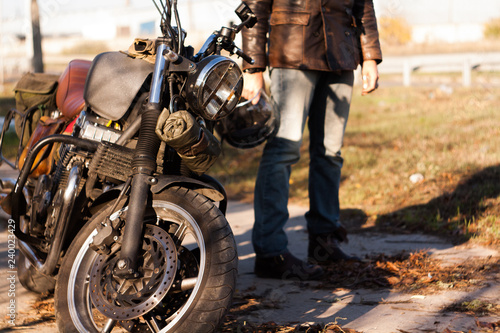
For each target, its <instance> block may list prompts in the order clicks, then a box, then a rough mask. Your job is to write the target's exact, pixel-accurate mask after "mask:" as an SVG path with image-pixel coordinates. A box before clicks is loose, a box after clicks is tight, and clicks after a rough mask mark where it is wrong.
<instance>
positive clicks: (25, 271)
mask: <svg viewBox="0 0 500 333" xmlns="http://www.w3.org/2000/svg"><path fill="white" fill-rule="evenodd" d="M17 262H18V266H17V277H18V279H19V282H20V283H21V285H22V286H23V287H24V288H25V289H27V290H29V291H31V292H34V293H37V294H42V295H49V294H52V293H53V292H54V288H55V286H56V280H55V279H54V278H52V277H49V276H45V275H43V274H41V273H40V272H38V271H37V270H36V268H35V267H33V265H31V263H30V262H29V261H28V259H27V258H26V257H25V256H24V254H22V253H21V252H19V254H18V257H17Z"/></svg>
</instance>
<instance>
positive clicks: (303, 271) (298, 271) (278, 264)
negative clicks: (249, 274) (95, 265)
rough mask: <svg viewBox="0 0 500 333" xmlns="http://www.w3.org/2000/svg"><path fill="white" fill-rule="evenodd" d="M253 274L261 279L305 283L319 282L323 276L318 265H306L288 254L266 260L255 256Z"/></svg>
mask: <svg viewBox="0 0 500 333" xmlns="http://www.w3.org/2000/svg"><path fill="white" fill-rule="evenodd" d="M255 274H256V275H257V276H258V277H261V278H270V279H282V280H294V279H296V280H301V281H307V280H319V279H320V278H321V277H322V276H323V269H322V268H321V267H320V266H318V265H311V264H308V263H307V262H304V261H302V260H300V259H299V258H296V257H295V256H293V255H292V254H291V253H289V252H288V253H285V254H282V255H279V256H275V257H268V258H267V257H261V256H257V257H256V258H255Z"/></svg>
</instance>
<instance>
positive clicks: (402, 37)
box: [378, 17, 412, 45]
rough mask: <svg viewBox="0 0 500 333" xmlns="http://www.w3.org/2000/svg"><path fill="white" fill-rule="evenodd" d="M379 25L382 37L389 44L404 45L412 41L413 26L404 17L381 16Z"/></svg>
mask: <svg viewBox="0 0 500 333" xmlns="http://www.w3.org/2000/svg"><path fill="white" fill-rule="evenodd" d="M378 27H379V33H380V39H381V40H382V41H384V42H385V43H387V44H391V45H403V44H407V43H408V42H410V41H411V32H412V31H411V27H410V25H409V24H408V23H407V22H406V20H405V19H404V18H402V17H381V18H379V20H378Z"/></svg>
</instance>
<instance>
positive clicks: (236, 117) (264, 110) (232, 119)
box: [215, 91, 278, 148]
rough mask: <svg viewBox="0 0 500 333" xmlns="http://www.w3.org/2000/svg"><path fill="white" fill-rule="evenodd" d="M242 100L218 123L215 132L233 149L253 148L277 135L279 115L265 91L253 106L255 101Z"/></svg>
mask: <svg viewBox="0 0 500 333" xmlns="http://www.w3.org/2000/svg"><path fill="white" fill-rule="evenodd" d="M257 96H258V95H257ZM257 96H255V97H254V98H257ZM241 100H242V101H241V102H240V103H239V104H238V105H237V106H236V108H235V110H234V111H233V112H232V113H231V114H229V115H228V116H227V117H224V118H222V119H221V120H219V121H218V122H217V124H216V125H215V130H216V131H217V133H219V135H220V136H221V137H222V139H223V140H226V141H227V142H228V143H229V144H230V145H231V146H233V147H236V148H253V147H255V146H258V145H260V144H261V143H263V142H264V141H265V140H266V139H267V138H269V137H270V136H271V135H274V134H275V133H276V131H277V129H278V118H277V113H276V110H275V107H274V104H273V103H272V101H271V99H270V98H269V97H268V96H267V95H266V93H265V92H263V91H262V92H261V93H260V99H259V102H258V103H257V104H252V100H253V99H251V100H246V99H244V98H242V99H241Z"/></svg>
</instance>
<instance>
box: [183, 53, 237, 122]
mask: <svg viewBox="0 0 500 333" xmlns="http://www.w3.org/2000/svg"><path fill="white" fill-rule="evenodd" d="M187 84H188V86H187V92H188V103H189V104H190V106H191V107H192V108H193V111H194V112H196V113H197V114H198V115H200V116H201V117H203V118H205V119H208V120H217V119H220V118H223V117H225V116H227V115H228V114H230V113H231V112H232V111H233V110H234V108H235V107H236V105H237V104H238V101H239V99H240V97H241V92H242V90H243V76H242V72H241V69H240V68H239V66H238V64H236V62H234V61H233V60H231V59H229V58H227V57H224V56H219V55H213V56H210V57H207V58H205V59H203V60H202V61H200V62H199V63H198V64H197V66H196V70H195V71H193V72H192V73H190V74H189V78H188V82H187Z"/></svg>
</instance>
